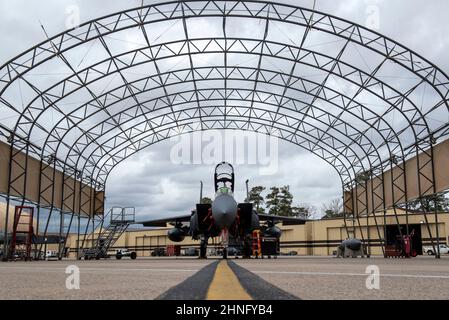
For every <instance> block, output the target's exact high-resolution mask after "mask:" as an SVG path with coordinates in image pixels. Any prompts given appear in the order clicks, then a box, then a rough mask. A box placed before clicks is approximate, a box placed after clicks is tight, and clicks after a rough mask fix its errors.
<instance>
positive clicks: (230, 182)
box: [214, 162, 234, 194]
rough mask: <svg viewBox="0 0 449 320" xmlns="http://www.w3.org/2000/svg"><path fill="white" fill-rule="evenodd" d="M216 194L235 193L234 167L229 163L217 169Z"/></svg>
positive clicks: (222, 163) (222, 164)
mask: <svg viewBox="0 0 449 320" xmlns="http://www.w3.org/2000/svg"><path fill="white" fill-rule="evenodd" d="M214 180H215V192H216V193H226V194H228V193H234V167H233V166H232V165H231V164H230V163H228V162H221V163H219V164H218V165H217V166H216V167H215V175H214Z"/></svg>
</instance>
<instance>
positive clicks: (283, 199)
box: [278, 186, 293, 217]
mask: <svg viewBox="0 0 449 320" xmlns="http://www.w3.org/2000/svg"><path fill="white" fill-rule="evenodd" d="M292 203H293V195H292V194H291V192H290V186H283V187H281V189H280V194H279V211H278V214H279V215H280V216H285V217H290V216H292V215H293V213H292Z"/></svg>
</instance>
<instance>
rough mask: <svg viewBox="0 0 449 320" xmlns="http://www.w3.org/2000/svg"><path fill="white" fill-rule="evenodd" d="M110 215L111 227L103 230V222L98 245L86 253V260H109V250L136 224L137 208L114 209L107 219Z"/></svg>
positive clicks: (110, 211)
mask: <svg viewBox="0 0 449 320" xmlns="http://www.w3.org/2000/svg"><path fill="white" fill-rule="evenodd" d="M109 215H110V216H111V220H110V223H109V225H108V226H107V227H105V228H103V222H102V223H101V226H100V229H99V234H98V238H97V241H96V244H95V246H94V247H92V248H88V249H86V250H85V251H84V259H86V260H89V259H97V260H98V259H101V258H108V257H109V256H108V251H109V249H110V248H111V247H113V246H114V244H115V243H116V242H117V240H118V239H119V238H120V236H121V235H122V234H123V233H124V232H125V231H126V229H128V227H129V225H130V224H132V223H134V222H135V208H133V207H126V208H121V207H112V208H111V209H110V210H109V212H108V213H107V214H106V216H105V219H106V218H107V216H109ZM103 221H104V220H103Z"/></svg>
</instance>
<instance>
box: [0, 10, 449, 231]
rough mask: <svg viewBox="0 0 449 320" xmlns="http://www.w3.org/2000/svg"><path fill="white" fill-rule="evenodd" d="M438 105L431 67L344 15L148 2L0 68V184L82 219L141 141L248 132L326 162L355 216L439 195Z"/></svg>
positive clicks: (440, 77)
mask: <svg viewBox="0 0 449 320" xmlns="http://www.w3.org/2000/svg"><path fill="white" fill-rule="evenodd" d="M448 107H449V78H448V76H447V75H446V74H445V73H444V72H443V71H442V70H440V69H439V68H438V67H436V66H435V65H434V64H432V63H431V62H429V61H428V60H426V59H425V58H423V57H422V56H420V55H418V54H417V53H415V52H413V51H412V50H410V49H408V48H406V47H404V46H403V45H401V44H399V43H397V42H395V41H394V40H392V39H389V38H387V37H384V36H382V35H381V34H379V33H376V32H374V31H372V30H369V29H367V28H364V27H363V26H361V25H358V24H355V23H352V22H350V21H347V20H343V19H340V18H338V17H335V16H332V15H329V14H325V13H322V12H318V11H313V10H310V9H306V8H300V7H295V6H289V5H284V4H276V3H271V2H262V1H179V2H168V3H162V4H154V5H148V6H143V7H139V8H134V9H130V10H126V11H122V12H119V13H116V14H112V15H109V16H106V17H102V18H99V19H96V20H93V21H90V22H87V23H85V24H82V25H81V26H79V27H77V28H75V29H72V30H68V31H66V32H63V33H60V34H58V35H56V36H54V37H51V38H49V39H48V40H46V41H44V42H42V43H40V44H38V45H36V46H35V47H33V48H31V49H29V50H28V51H26V52H24V53H22V54H20V55H19V56H17V57H16V58H14V59H12V60H10V61H9V62H7V63H6V64H4V65H3V66H2V67H1V68H0V114H1V115H2V120H1V123H0V133H1V135H2V137H3V140H4V142H3V144H2V145H0V146H1V147H2V148H6V149H7V150H9V155H10V156H9V158H8V161H6V162H5V163H3V167H5V168H7V169H5V170H8V171H7V172H8V174H7V176H8V177H7V180H6V178H5V182H4V183H2V184H0V191H1V192H2V193H4V194H6V195H7V199H8V201H10V199H16V200H19V201H31V202H33V203H35V204H37V206H38V210H39V209H40V208H41V207H46V208H48V209H49V210H50V215H51V212H52V211H53V210H58V211H61V212H67V213H72V214H73V213H78V214H79V215H83V214H84V215H87V216H93V215H95V214H96V213H101V212H102V210H103V208H102V205H103V201H104V193H103V192H104V188H105V183H106V180H107V177H108V175H109V173H110V172H111V170H112V169H113V168H114V167H115V166H116V165H117V164H118V163H120V162H122V161H123V160H125V159H126V158H128V157H129V156H131V155H133V154H134V153H136V152H138V151H139V150H142V149H143V148H146V147H148V146H151V145H152V144H154V143H157V142H159V141H162V140H164V139H167V138H169V137H171V136H174V135H179V134H185V133H189V132H194V131H198V130H210V129H235V130H248V131H254V132H260V133H264V134H268V135H273V136H276V137H279V138H281V139H284V140H286V141H289V142H292V143H294V144H296V145H298V146H299V147H302V148H304V149H306V150H309V151H310V152H313V153H314V154H316V155H317V156H319V157H320V158H322V159H323V160H325V161H326V162H328V163H329V164H330V165H332V166H333V167H334V168H335V169H336V171H337V172H338V174H339V175H340V177H341V181H342V186H343V191H344V192H345V194H346V196H345V212H346V213H347V214H348V215H350V216H351V217H352V218H353V219H354V218H357V219H359V218H360V217H362V216H366V217H368V216H369V215H370V214H374V216H375V213H378V212H385V211H386V210H387V209H388V208H393V209H394V208H397V207H398V206H401V205H404V204H405V205H406V204H407V202H408V201H409V200H411V199H410V197H413V198H414V199H421V198H422V197H424V196H429V195H432V194H434V193H436V192H437V191H439V190H436V187H435V168H434V159H433V146H434V145H435V144H437V143H438V142H441V141H443V140H445V139H446V137H447V134H448V133H449V125H448V122H449V112H448ZM6 149H5V150H6ZM418 155H419V157H417V156H418ZM413 159H415V160H413ZM407 160H413V162H412V163H413V167H412V165H408V166H407V165H406V164H407ZM409 163H411V162H409ZM0 164H1V163H0ZM3 167H2V168H3ZM411 167H412V168H411ZM407 170H408V171H410V170H412V171H413V172H414V174H415V176H416V181H415V180H414V183H416V184H417V187H416V188H415V187H414V190H415V189H416V191H415V192H414V193H413V196H411V194H410V193H408V191H407V172H406V171H407ZM386 172H390V173H389V174H385V173H386ZM2 173H4V172H2ZM387 199H388V201H387ZM72 219H73V215H72ZM72 219H71V220H70V224H71V221H72ZM376 225H377V222H376ZM69 229H70V227H69ZM360 236H361V237H362V238H365V236H366V235H365V236H364V235H363V232H362V234H361V235H360ZM367 236H368V237H369V235H367ZM379 238H381V237H380V236H379Z"/></svg>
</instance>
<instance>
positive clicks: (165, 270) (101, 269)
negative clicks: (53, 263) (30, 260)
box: [0, 267, 199, 272]
mask: <svg viewBox="0 0 449 320" xmlns="http://www.w3.org/2000/svg"><path fill="white" fill-rule="evenodd" d="M65 269H66V268H42V267H41V268H30V267H0V271H1V270H16V271H41V272H42V271H44V272H45V271H63V272H65ZM198 270H199V269H153V268H152V269H143V268H141V269H135V268H129V269H124V268H83V267H80V271H120V272H122V271H127V272H129V271H150V272H197V271H198Z"/></svg>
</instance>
